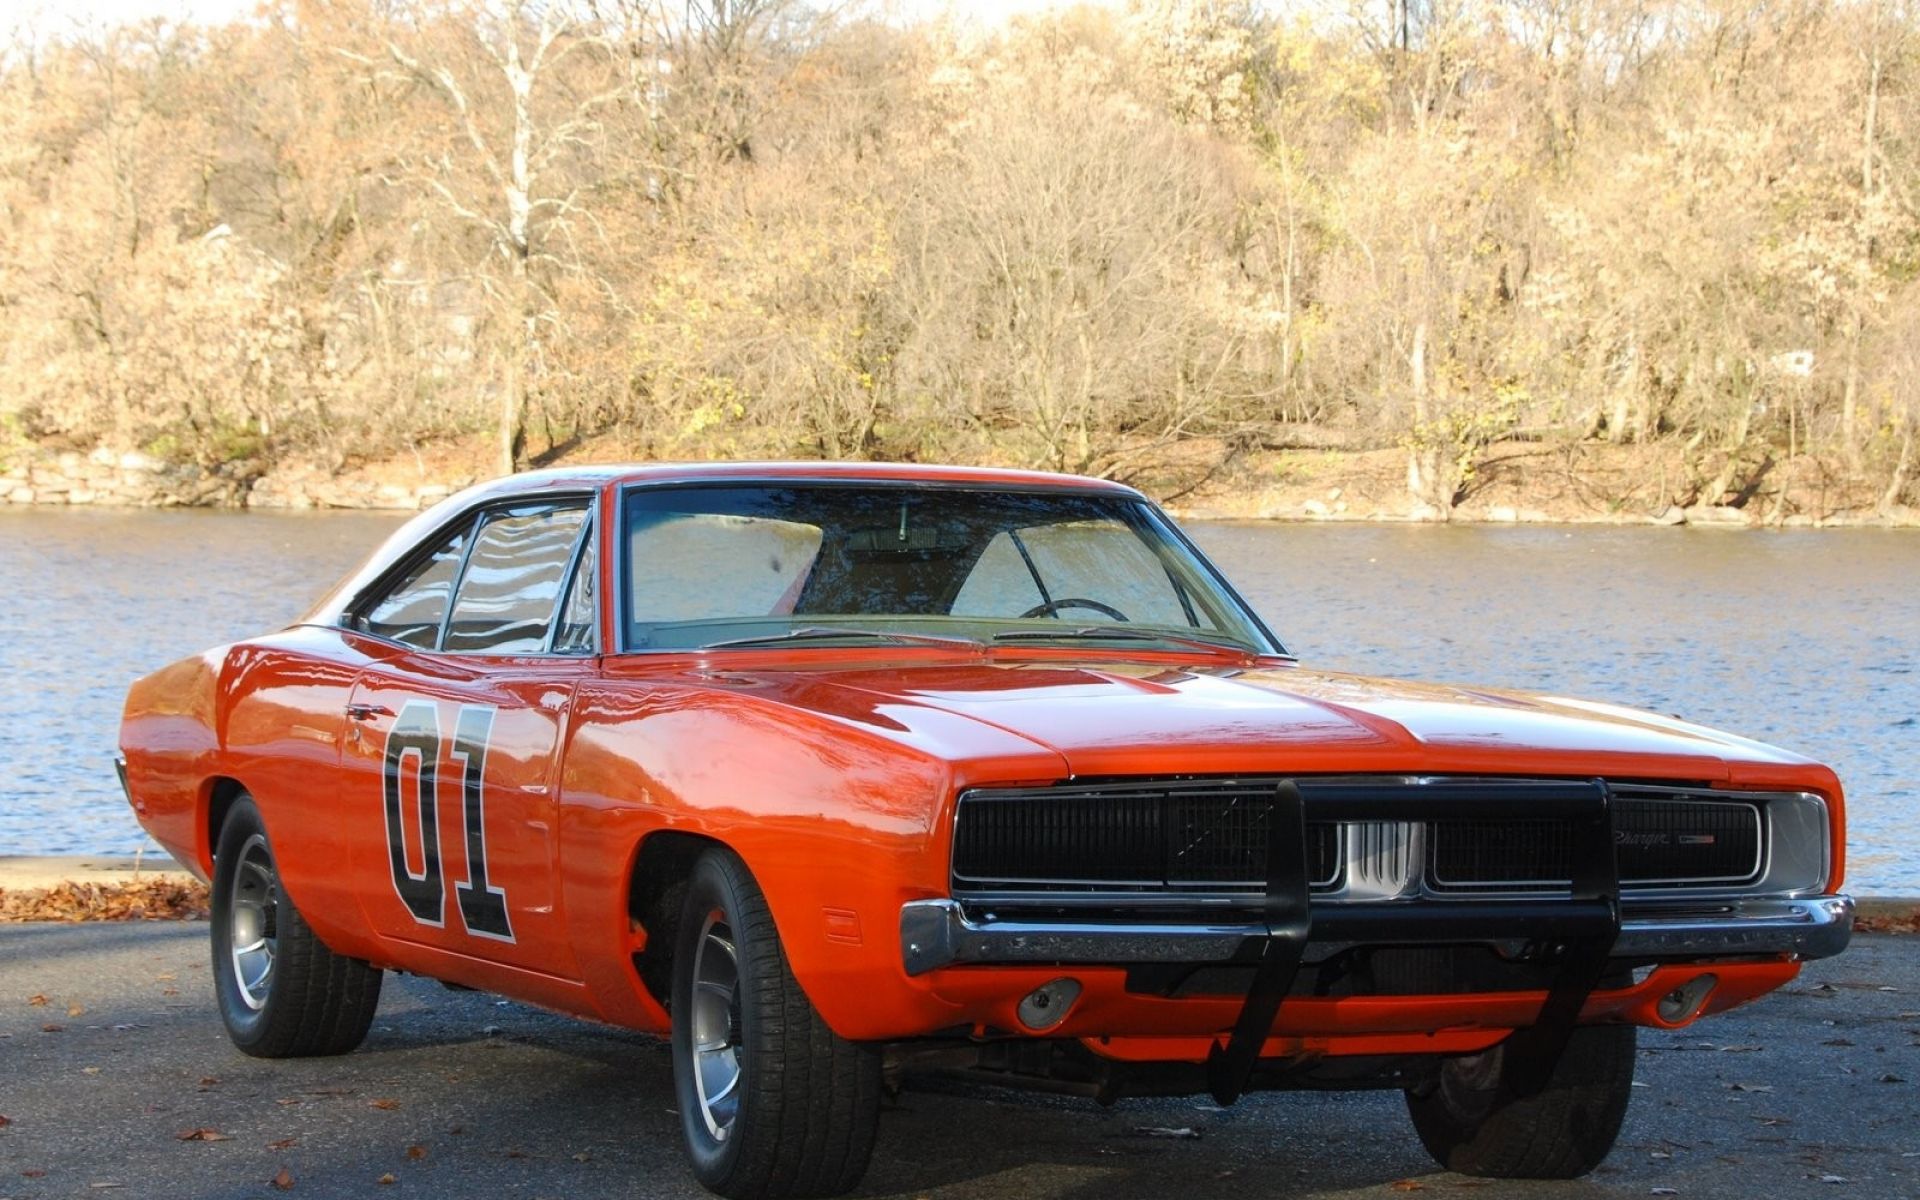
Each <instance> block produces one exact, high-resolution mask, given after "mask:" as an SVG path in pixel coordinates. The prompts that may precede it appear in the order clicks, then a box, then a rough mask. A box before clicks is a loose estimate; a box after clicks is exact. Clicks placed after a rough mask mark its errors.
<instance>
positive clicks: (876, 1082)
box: [672, 848, 880, 1198]
mask: <svg viewBox="0 0 1920 1200" xmlns="http://www.w3.org/2000/svg"><path fill="white" fill-rule="evenodd" d="M703 943H705V944H706V945H705V948H704V949H705V954H706V957H705V958H704V959H703V956H702V951H703V945H702V944H703ZM729 952H730V953H731V961H732V964H733V971H732V977H733V984H732V987H731V990H730V992H728V991H727V990H725V989H724V987H723V985H724V982H725V978H726V971H725V969H724V964H725V963H726V961H727V959H728V955H729ZM696 986H699V987H700V990H701V993H702V995H703V996H704V997H706V999H704V1000H703V1001H702V1002H701V1007H699V1008H696V1005H695V990H696ZM672 999H673V1084H674V1090H675V1092H676V1093H677V1095H678V1097H679V1108H680V1124H681V1128H682V1130H683V1132H684V1134H685V1140H686V1146H687V1157H688V1158H689V1159H690V1160H691V1162H692V1165H693V1173H694V1176H695V1177H696V1178H698V1179H699V1180H700V1182H701V1183H702V1184H704V1185H705V1186H706V1187H707V1188H708V1189H709V1190H711V1191H713V1192H717V1193H718V1194H720V1195H722V1196H727V1197H736V1198H743V1197H763V1196H764V1197H800V1196H836V1195H839V1194H840V1193H842V1192H845V1191H847V1190H849V1189H850V1188H852V1187H853V1186H854V1185H856V1184H858V1183H859V1182H860V1177H861V1176H862V1175H864V1174H866V1170H867V1160H868V1159H869V1158H870V1157H871V1156H872V1154H873V1139H874V1134H875V1131H876V1129H877V1127H878V1124H879V1117H880V1055H879V1053H878V1052H877V1051H876V1050H874V1049H873V1048H871V1047H868V1046H862V1045H859V1044H857V1043H854V1042H849V1041H847V1040H845V1039H844V1038H841V1037H840V1036H838V1035H837V1034H835V1033H834V1032H833V1030H831V1029H829V1028H827V1025H826V1022H824V1021H822V1020H821V1019H820V1014H819V1013H817V1012H815V1011H814V1007H813V1004H812V1003H811V1002H810V1001H809V1000H808V999H807V997H806V993H804V992H802V991H801V990H800V985H799V983H798V982H796V981H795V980H794V977H793V972H792V970H791V969H790V968H789V967H788V965H787V956H786V953H785V952H784V951H783V950H782V949H781V947H780V935H779V933H778V931H777V930H776V929H775V928H774V924H773V915H772V913H771V912H770V911H769V910H768V908H767V901H766V897H765V896H764V895H762V894H761V892H760V887H759V885H758V884H756V883H755V882H754V880H753V875H752V874H751V873H750V872H749V871H748V870H747V867H746V864H745V863H743V862H741V861H740V859H739V857H738V856H737V855H735V854H734V853H733V852H732V851H729V850H724V849H718V848H716V849H713V850H709V851H707V852H706V853H705V854H703V855H702V856H701V857H700V859H699V860H698V861H697V862H695V863H694V866H693V872H692V875H691V876H690V878H689V879H688V882H687V899H686V906H685V908H684V910H683V911H682V915H681V918H680V926H679V929H678V931H677V934H676V936H675V938H674V954H673V997H672ZM703 1032H704V1034H705V1035H706V1036H705V1038H704V1040H703V1041H702V1043H701V1045H702V1049H701V1052H700V1053H701V1057H700V1058H698V1059H697V1060H696V1053H695V1046H696V1035H698V1034H701V1033H703ZM730 1070H731V1073H732V1074H731V1077H732V1080H733V1082H732V1086H731V1088H729V1087H727V1085H726V1083H725V1080H726V1078H727V1077H728V1075H729V1071H730ZM703 1072H704V1073H703ZM707 1081H713V1086H712V1088H711V1091H712V1092H713V1098H712V1100H711V1101H709V1100H708V1099H707V1098H706V1092H707V1090H708V1089H707V1086H706V1085H707Z"/></svg>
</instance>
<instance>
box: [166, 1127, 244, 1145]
mask: <svg viewBox="0 0 1920 1200" xmlns="http://www.w3.org/2000/svg"><path fill="white" fill-rule="evenodd" d="M173 1136H174V1139H175V1140H176V1141H182V1142H226V1141H231V1140H232V1139H231V1138H229V1137H228V1136H227V1135H226V1134H224V1133H221V1132H220V1131H219V1130H218V1129H188V1130H183V1131H182V1132H180V1133H176V1134H174V1135H173Z"/></svg>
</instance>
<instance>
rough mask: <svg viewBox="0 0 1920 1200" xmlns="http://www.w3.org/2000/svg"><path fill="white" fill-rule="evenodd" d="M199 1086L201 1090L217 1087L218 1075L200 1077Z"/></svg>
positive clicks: (218, 1084)
mask: <svg viewBox="0 0 1920 1200" xmlns="http://www.w3.org/2000/svg"><path fill="white" fill-rule="evenodd" d="M200 1086H201V1087H203V1088H210V1087H219V1086H220V1077H219V1076H218V1075H202V1076H201V1077H200Z"/></svg>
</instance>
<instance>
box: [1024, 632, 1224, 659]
mask: <svg viewBox="0 0 1920 1200" xmlns="http://www.w3.org/2000/svg"><path fill="white" fill-rule="evenodd" d="M1102 639H1114V640H1119V641H1129V642H1165V643H1167V644H1169V645H1174V646H1187V647H1190V648H1192V649H1195V650H1210V651H1213V652H1215V653H1219V652H1220V651H1222V650H1225V651H1229V652H1231V653H1234V654H1258V653H1260V652H1259V651H1258V650H1256V649H1254V648H1253V647H1252V646H1249V645H1247V644H1246V643H1245V642H1241V641H1234V640H1226V639H1222V640H1218V641H1216V640H1214V639H1212V638H1203V637H1190V636H1188V635H1186V634H1180V633H1157V632H1155V631H1153V630H1149V629H1129V628H1127V627H1126V626H1124V625H1079V626H1075V627H1074V628H1071V629H1008V630H1005V631H1003V632H1000V633H996V634H994V635H993V640H994V641H996V642H1057V641H1080V640H1088V641H1092V640H1102Z"/></svg>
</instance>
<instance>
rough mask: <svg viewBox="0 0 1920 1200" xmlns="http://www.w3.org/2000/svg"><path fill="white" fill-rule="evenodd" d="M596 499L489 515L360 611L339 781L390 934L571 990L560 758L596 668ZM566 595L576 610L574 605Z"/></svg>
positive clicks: (379, 923) (363, 890)
mask: <svg viewBox="0 0 1920 1200" xmlns="http://www.w3.org/2000/svg"><path fill="white" fill-rule="evenodd" d="M590 525H591V521H590V520H589V519H588V500H587V498H585V497H580V498H564V499H558V500H555V499H544V498H543V499H539V500H529V501H520V502H510V503H505V504H496V505H492V506H489V507H487V508H485V509H483V510H481V511H479V512H477V513H475V514H473V516H472V519H471V521H470V523H468V524H467V525H466V526H465V527H464V528H455V529H451V530H448V531H446V532H445V533H444V534H443V536H442V538H441V540H440V541H439V543H438V544H437V545H435V546H434V547H433V548H432V550H431V552H430V553H428V554H427V555H426V556H424V557H423V558H422V559H420V560H419V561H418V562H417V563H416V564H415V565H414V567H413V568H412V569H411V570H410V571H407V572H403V574H402V576H401V578H400V579H399V581H398V582H397V583H396V585H395V586H394V587H393V588H391V589H389V590H388V591H386V592H384V593H381V594H379V595H377V596H376V597H375V598H374V599H373V600H372V601H370V602H369V603H368V604H367V605H366V606H365V608H364V611H363V612H362V613H360V614H358V615H357V616H356V619H355V621H354V625H355V626H356V628H357V629H358V630H359V631H360V633H361V634H362V635H363V636H362V640H363V642H364V643H366V645H365V647H364V648H365V650H366V654H367V663H366V665H365V667H364V669H363V670H362V671H361V673H360V675H359V677H358V679H357V680H356V681H355V683H354V688H353V695H352V699H351V701H350V702H349V704H348V706H347V713H346V715H347V718H348V725H349V731H348V734H347V737H346V739H345V742H344V747H343V750H342V768H343V770H342V778H343V780H344V782H345V784H346V787H347V788H348V790H349V791H350V793H351V799H350V800H349V802H348V804H347V805H346V806H345V808H346V811H347V812H348V814H349V819H351V820H352V821H353V822H354V826H355V829H354V835H353V836H352V837H351V838H350V839H349V840H350V844H351V846H352V850H351V853H352V856H353V859H354V863H353V875H354V878H355V879H357V880H359V881H360V888H359V898H360V903H361V906H362V909H363V911H364V913H365V915H366V919H367V921H368V923H369V924H370V925H371V926H372V927H373V928H374V930H375V931H376V932H377V933H378V934H379V935H380V936H381V937H383V938H387V939H391V940H393V941H395V942H402V943H409V944H413V945H418V946H425V947H431V948H434V949H438V950H444V951H449V952H452V953H456V954H461V955H465V956H469V957H474V958H482V959H487V960H490V961H493V962H498V963H503V964H506V965H509V966H513V967H518V968H522V969H526V970H531V971H538V972H541V973H543V974H547V975H552V976H557V977H560V978H565V979H577V978H578V977H579V972H578V969H577V968H576V966H575V965H574V962H573V956H572V954H571V951H570V949H569V946H568V939H567V937H566V936H565V930H564V923H563V919H562V915H561V914H560V912H559V911H558V905H557V902H556V900H557V895H558V888H557V881H556V877H555V875H556V868H557V862H556V854H555V850H556V845H557V838H556V803H555V800H556V798H555V788H556V786H557V784H558V769H557V759H558V754H557V748H558V747H559V746H560V745H561V744H562V742H563V740H564V737H565V733H566V723H567V720H568V717H569V713H570V705H571V701H572V696H573V691H574V688H575V686H576V685H577V684H578V682H579V680H580V679H581V678H582V677H583V675H585V674H587V673H589V672H591V671H592V670H593V668H594V661H595V660H594V658H593V655H592V651H593V649H594V647H593V629H594V623H593V622H592V621H591V620H588V621H586V622H585V623H584V624H582V622H581V621H580V620H579V619H578V610H579V609H580V607H581V605H582V603H583V601H582V600H581V599H580V595H585V596H586V597H587V601H586V602H587V603H590V600H591V591H592V588H591V580H592V578H593V570H594V567H595V563H594V556H593V553H592V551H593V545H592V541H591V537H590V532H589V527H590ZM563 596H564V602H563Z"/></svg>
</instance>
